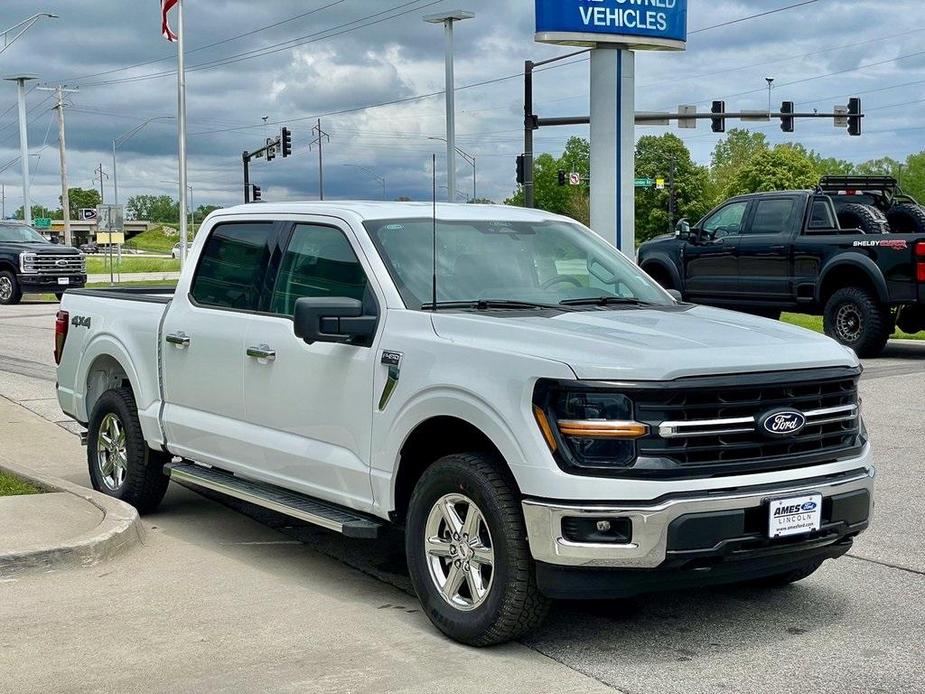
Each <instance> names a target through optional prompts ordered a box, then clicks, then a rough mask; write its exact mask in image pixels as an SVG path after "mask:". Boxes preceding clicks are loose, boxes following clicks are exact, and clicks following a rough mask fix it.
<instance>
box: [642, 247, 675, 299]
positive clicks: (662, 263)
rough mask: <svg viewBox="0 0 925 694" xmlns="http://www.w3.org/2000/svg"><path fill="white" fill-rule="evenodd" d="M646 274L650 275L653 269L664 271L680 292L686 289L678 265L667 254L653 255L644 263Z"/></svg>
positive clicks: (643, 267)
mask: <svg viewBox="0 0 925 694" xmlns="http://www.w3.org/2000/svg"><path fill="white" fill-rule="evenodd" d="M641 267H642V269H643V271H644V272H646V273H648V272H649V271H650V269H652V268H659V269H660V270H664V271H665V272H667V273H668V275H669V276H670V277H671V281H672V283H673V284H674V286H675V288H676V289H678V290H683V289H684V281H683V280H682V278H681V271H680V270H679V269H678V265H677V263H676V262H675V261H674V260H673V259H672V258H671V257H670V256H669V255H668V254H667V253H653V254H652V255H651V256H649V257H647V258H646V259H645V260H643V261H642V265H641Z"/></svg>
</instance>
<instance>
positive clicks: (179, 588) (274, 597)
mask: <svg viewBox="0 0 925 694" xmlns="http://www.w3.org/2000/svg"><path fill="white" fill-rule="evenodd" d="M0 403H4V404H3V410H2V413H0V451H2V455H3V456H4V457H5V458H7V459H14V460H17V461H19V463H20V464H21V465H23V466H28V467H30V468H32V469H34V470H36V471H39V470H40V471H41V472H43V473H44V474H53V475H56V476H59V477H65V478H67V479H69V480H72V481H78V482H80V483H82V484H84V485H85V484H86V483H87V473H86V460H85V457H84V449H83V448H81V446H80V445H79V443H78V439H77V437H76V436H73V435H72V434H70V433H68V432H67V431H65V430H64V429H62V428H61V427H60V426H58V425H56V424H53V423H50V422H48V421H46V420H44V419H42V418H41V417H39V416H38V415H35V414H34V413H31V412H29V411H27V410H25V409H23V408H20V407H19V406H17V405H13V404H12V403H9V401H6V400H0ZM142 522H143V524H144V527H145V544H144V546H143V547H141V548H139V549H136V550H134V551H132V552H129V553H127V554H124V555H122V556H121V557H119V558H117V559H114V560H112V561H110V562H108V563H106V564H101V565H98V566H96V567H94V568H86V569H72V570H68V571H57V572H53V573H47V574H27V575H24V576H17V577H15V578H13V579H9V580H4V581H0V624H3V635H2V637H0V660H2V662H3V666H2V671H3V676H2V678H0V691H4V692H6V691H10V692H13V691H15V692H17V694H26V693H28V692H47V691H56V692H78V691H79V692H88V691H120V692H171V693H175V692H176V693H179V692H202V691H208V692H233V693H234V694H242V693H244V692H265V691H273V692H325V693H327V692H354V691H356V692H360V691H362V692H399V691H400V692H422V693H424V692H426V693H427V694H430V693H432V692H435V691H444V692H453V693H455V692H473V693H476V692H478V694H486V693H489V692H553V691H555V692H612V691H613V690H612V689H610V688H608V687H606V686H605V685H603V684H601V683H599V682H598V681H596V680H594V679H592V678H590V677H587V676H585V675H583V674H581V673H579V672H577V671H575V670H572V669H570V668H568V667H566V666H564V665H561V664H559V663H557V662H556V661H554V660H552V659H550V658H547V657H546V656H543V655H541V654H540V653H538V652H536V651H533V650H531V649H529V648H527V647H526V646H523V645H521V644H516V643H514V644H508V645H506V646H503V647H500V648H493V649H487V650H478V651H476V650H473V649H470V648H466V647H464V646H460V645H458V644H455V643H452V642H450V641H448V640H447V639H445V638H444V637H443V636H441V635H440V634H439V633H438V632H437V631H436V630H435V629H434V628H433V627H432V626H431V624H430V622H429V621H428V620H427V618H426V617H425V616H424V615H423V614H422V613H421V612H420V608H419V605H418V603H417V600H415V599H414V598H412V597H410V596H409V595H407V594H406V593H403V592H401V591H399V590H397V589H395V588H393V587H392V586H390V585H387V584H385V583H383V582H381V581H378V580H375V579H374V578H371V577H370V576H368V575H366V574H364V573H362V572H360V571H357V570H354V569H351V568H349V567H347V566H345V565H344V564H342V563H341V562H338V561H336V560H333V559H330V558H328V557H325V556H323V555H321V554H319V553H317V552H315V551H313V550H312V548H311V547H310V546H307V545H304V544H302V543H301V542H298V541H295V540H292V539H290V538H288V537H286V536H285V535H282V534H280V533H278V532H276V531H274V530H271V529H269V528H267V527H265V526H263V525H261V524H259V523H256V522H254V521H252V520H250V519H249V518H247V517H245V516H243V515H241V514H238V513H235V512H233V511H231V510H229V509H227V508H226V507H224V506H222V505H219V504H217V503H215V502H212V501H209V500H207V499H204V498H203V497H201V496H199V495H198V494H194V493H193V492H190V491H189V490H187V489H185V488H183V487H180V486H178V485H171V489H170V490H169V491H168V493H167V497H166V499H165V501H164V504H163V506H162V509H161V511H160V512H159V513H157V514H154V515H150V516H146V517H145V518H144V519H143V520H142ZM0 527H2V526H0ZM2 532H4V531H2V530H0V533H2Z"/></svg>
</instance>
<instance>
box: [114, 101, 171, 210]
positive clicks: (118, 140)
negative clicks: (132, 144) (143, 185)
mask: <svg viewBox="0 0 925 694" xmlns="http://www.w3.org/2000/svg"><path fill="white" fill-rule="evenodd" d="M173 119H174V116H155V117H154V118H149V119H148V120H146V121H145V122H144V123H142V124H141V125H138V126H136V127H135V128H133V129H132V130H129V131H128V132H127V133H125V134H123V135H120V136H119V137H117V138H115V139H113V141H112V197H113V204H115V205H118V204H119V176H118V175H117V173H116V148H117V147H121V146H122V145H124V144H125V143H126V142H128V141H129V140H130V139H131V138H132V137H134V136H135V134H137V133H138V132H139V131H140V130H141V129H142V128H144V127H145V126H146V125H147V124H148V123H151V122H153V121H156V120H173Z"/></svg>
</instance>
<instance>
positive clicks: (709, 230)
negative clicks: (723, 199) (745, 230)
mask: <svg viewBox="0 0 925 694" xmlns="http://www.w3.org/2000/svg"><path fill="white" fill-rule="evenodd" d="M746 210H748V201H743V202H733V203H730V204H728V205H726V206H725V207H723V208H722V209H720V210H717V211H716V212H714V213H713V214H712V215H711V216H710V217H708V218H707V219H706V221H705V222H704V223H703V230H704V231H705V232H706V235H707V237H708V238H710V239H721V238H725V237H726V236H735V235H737V234H740V233H741V232H742V222H743V221H744V220H745V212H746Z"/></svg>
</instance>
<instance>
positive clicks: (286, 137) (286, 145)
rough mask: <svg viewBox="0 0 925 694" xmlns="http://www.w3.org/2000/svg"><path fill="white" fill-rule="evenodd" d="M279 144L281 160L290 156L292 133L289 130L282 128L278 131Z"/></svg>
mask: <svg viewBox="0 0 925 694" xmlns="http://www.w3.org/2000/svg"><path fill="white" fill-rule="evenodd" d="M279 137H280V142H281V143H282V149H283V158H284V159H285V158H286V157H288V156H290V155H291V154H292V132H291V131H290V130H289V128H283V129H282V130H281V131H280V136H279Z"/></svg>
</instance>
